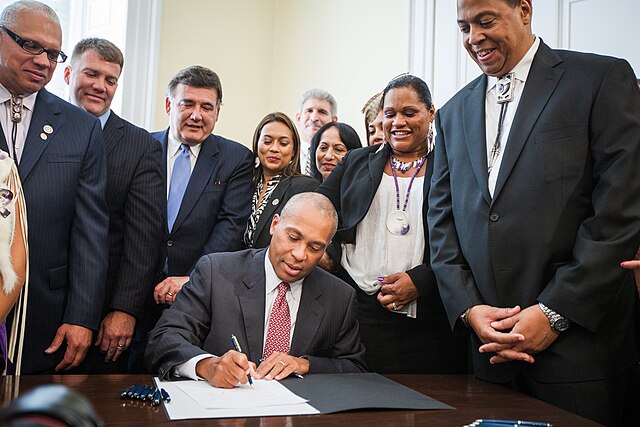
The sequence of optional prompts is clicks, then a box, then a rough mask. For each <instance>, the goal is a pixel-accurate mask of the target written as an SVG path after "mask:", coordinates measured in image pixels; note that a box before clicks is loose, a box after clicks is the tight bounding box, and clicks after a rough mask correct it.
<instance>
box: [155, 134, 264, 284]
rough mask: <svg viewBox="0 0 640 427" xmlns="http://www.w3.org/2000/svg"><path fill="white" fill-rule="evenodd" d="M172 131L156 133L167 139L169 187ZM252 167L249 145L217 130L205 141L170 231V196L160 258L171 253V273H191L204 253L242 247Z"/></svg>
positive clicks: (164, 152)
mask: <svg viewBox="0 0 640 427" xmlns="http://www.w3.org/2000/svg"><path fill="white" fill-rule="evenodd" d="M168 132H169V129H167V130H165V131H163V132H156V133H153V134H152V135H153V136H154V137H155V138H156V139H157V140H158V141H160V144H161V145H162V155H163V162H164V163H163V168H162V171H163V183H164V188H165V189H166V188H167V187H166V186H167V170H166V169H167V167H166V164H167V138H168ZM252 173H253V154H252V153H251V151H250V150H249V149H248V148H247V147H245V146H243V145H241V144H239V143H237V142H234V141H231V140H229V139H226V138H223V137H221V136H218V135H210V136H209V137H207V139H206V140H205V141H204V142H203V143H202V148H201V149H200V153H199V155H198V160H197V161H196V165H195V168H194V169H193V172H192V173H191V177H190V178H189V184H188V185H187V189H186V191H185V194H184V198H183V199H182V205H180V210H179V211H178V216H177V217H176V221H175V223H174V225H173V230H172V231H171V232H169V230H168V227H167V221H166V212H167V209H166V204H167V203H166V202H167V201H166V197H165V202H164V206H165V207H164V213H165V220H164V223H165V226H164V229H165V230H164V239H163V244H162V251H161V254H160V263H159V264H160V266H161V268H162V267H163V266H164V260H165V258H167V259H168V272H167V273H168V275H169V276H188V275H189V274H190V273H191V270H193V268H194V267H195V265H196V262H197V261H198V259H200V257H201V256H202V255H205V254H208V253H212V252H227V251H237V250H238V249H240V247H241V242H242V236H243V234H244V230H245V227H246V225H247V219H248V218H249V214H250V213H251V196H252V194H253V192H252V185H251V177H252ZM165 191H166V190H165ZM165 194H166V193H165Z"/></svg>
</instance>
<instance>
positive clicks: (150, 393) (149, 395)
mask: <svg viewBox="0 0 640 427" xmlns="http://www.w3.org/2000/svg"><path fill="white" fill-rule="evenodd" d="M157 391H158V389H157V388H156V387H154V386H151V387H149V390H148V391H147V400H148V401H152V400H153V396H154V395H155V394H156V392H157Z"/></svg>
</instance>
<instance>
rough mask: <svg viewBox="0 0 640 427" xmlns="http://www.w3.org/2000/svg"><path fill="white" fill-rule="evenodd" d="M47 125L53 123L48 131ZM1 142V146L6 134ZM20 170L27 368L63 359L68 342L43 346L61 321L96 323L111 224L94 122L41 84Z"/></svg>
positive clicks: (97, 128) (99, 133) (35, 368)
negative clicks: (25, 231) (25, 236)
mask: <svg viewBox="0 0 640 427" xmlns="http://www.w3.org/2000/svg"><path fill="white" fill-rule="evenodd" d="M46 125H49V126H51V128H53V132H52V133H51V134H49V135H47V133H46V132H45V126H46ZM47 129H48V128H47ZM42 135H44V136H45V137H46V139H45V138H43V137H42ZM0 148H2V149H3V150H7V147H6V140H5V138H4V135H0ZM18 171H19V173H20V179H21V180H22V186H23V188H24V195H25V201H26V207H27V222H28V227H29V296H28V303H27V325H26V332H25V340H24V354H23V358H22V361H23V365H22V372H23V373H30V372H39V371H42V370H44V369H48V368H52V367H54V366H55V365H56V364H57V363H59V361H60V360H61V359H62V357H63V354H64V350H65V349H66V345H63V346H62V347H61V349H60V350H59V351H58V352H56V353H55V354H54V355H50V356H47V355H45V354H44V349H45V348H47V347H48V346H49V344H50V343H51V341H52V340H53V337H54V336H55V332H56V330H57V328H58V327H59V326H60V325H61V324H62V323H70V324H74V325H80V326H84V327H87V328H90V329H94V330H97V329H98V327H99V325H100V320H101V317H100V315H101V310H102V304H103V300H104V290H105V279H106V270H107V230H108V227H109V217H108V213H107V204H106V201H105V191H106V186H107V168H106V161H105V150H104V144H103V140H102V130H101V129H100V122H99V121H98V119H97V118H95V117H93V116H91V115H90V114H88V113H86V112H84V111H82V110H80V109H78V108H76V107H74V106H72V105H71V104H69V103H67V102H65V101H63V100H62V99H60V98H58V97H57V96H55V95H52V94H50V93H49V92H47V91H46V90H45V89H42V90H40V92H39V93H38V96H37V99H36V104H35V108H34V111H33V116H32V119H31V125H30V127H29V132H28V134H27V139H26V143H25V147H24V151H23V153H22V158H21V161H20V166H19V167H18Z"/></svg>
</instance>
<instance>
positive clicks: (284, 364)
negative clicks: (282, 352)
mask: <svg viewBox="0 0 640 427" xmlns="http://www.w3.org/2000/svg"><path fill="white" fill-rule="evenodd" d="M278 362H280V363H282V366H287V364H286V363H284V362H283V361H282V360H278Z"/></svg>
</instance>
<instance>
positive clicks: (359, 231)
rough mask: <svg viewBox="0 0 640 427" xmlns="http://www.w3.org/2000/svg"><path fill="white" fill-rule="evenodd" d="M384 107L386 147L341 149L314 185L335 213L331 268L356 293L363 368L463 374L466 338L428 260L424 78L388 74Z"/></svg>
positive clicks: (429, 114) (428, 104) (429, 118)
mask: <svg viewBox="0 0 640 427" xmlns="http://www.w3.org/2000/svg"><path fill="white" fill-rule="evenodd" d="M382 112H383V115H384V118H383V130H384V137H385V142H386V143H385V144H383V145H374V146H370V147H365V148H360V149H356V150H352V151H350V152H349V153H347V155H346V156H345V157H344V158H343V159H342V162H341V163H340V164H338V166H337V167H336V168H335V169H334V170H333V172H332V173H331V175H329V177H328V178H327V180H326V181H325V182H324V183H323V184H322V185H321V186H320V187H319V188H318V190H317V191H318V192H320V193H322V194H324V195H326V196H327V197H328V198H329V199H330V200H331V201H332V202H333V204H334V206H335V207H336V210H337V211H338V215H339V217H340V225H339V228H338V232H337V233H336V236H335V237H334V239H333V240H334V242H336V243H337V245H335V246H337V249H338V251H339V252H341V254H339V255H338V257H337V259H334V260H333V261H334V262H335V263H337V264H338V270H337V272H336V274H337V275H338V276H339V277H341V278H342V279H343V280H345V281H346V282H347V283H349V284H351V286H353V287H354V288H355V289H356V292H357V295H358V321H359V323H360V333H361V337H362V342H363V343H364V345H365V347H366V349H367V351H366V355H365V360H366V362H367V365H368V368H369V369H370V370H372V371H376V372H380V373H419V372H422V373H464V372H466V369H467V342H466V337H464V336H454V335H453V334H452V332H451V329H450V328H449V324H448V321H447V318H446V315H445V311H444V307H443V305H442V301H441V299H440V294H439V292H438V286H437V283H436V279H435V275H434V274H433V271H432V270H431V267H430V265H429V244H428V239H429V236H428V234H429V233H428V229H427V222H426V215H427V194H428V191H429V180H430V176H431V173H432V171H433V166H432V159H433V153H432V150H433V137H432V132H431V123H432V122H433V119H434V115H435V107H434V105H433V103H432V101H431V93H430V91H429V88H428V87H427V84H426V83H425V82H424V81H422V80H421V79H419V78H418V77H415V76H411V75H404V76H400V77H398V78H396V79H394V80H392V81H391V82H390V83H389V84H388V85H387V87H386V88H385V90H384V92H383V95H382Z"/></svg>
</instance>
